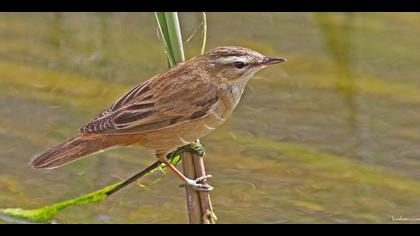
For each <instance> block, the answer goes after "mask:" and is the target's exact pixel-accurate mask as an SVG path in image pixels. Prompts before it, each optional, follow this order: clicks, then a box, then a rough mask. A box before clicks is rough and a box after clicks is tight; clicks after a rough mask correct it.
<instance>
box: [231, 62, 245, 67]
mask: <svg viewBox="0 0 420 236" xmlns="http://www.w3.org/2000/svg"><path fill="white" fill-rule="evenodd" d="M233 65H234V66H235V67H236V68H238V69H242V68H244V67H245V63H243V62H241V61H235V62H234V63H233Z"/></svg>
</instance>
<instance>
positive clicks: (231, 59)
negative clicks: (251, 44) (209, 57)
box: [216, 56, 246, 64]
mask: <svg viewBox="0 0 420 236" xmlns="http://www.w3.org/2000/svg"><path fill="white" fill-rule="evenodd" d="M216 61H217V62H218V63H221V64H228V63H233V62H235V61H242V62H246V57H237V56H227V57H221V58H219V59H217V60H216Z"/></svg>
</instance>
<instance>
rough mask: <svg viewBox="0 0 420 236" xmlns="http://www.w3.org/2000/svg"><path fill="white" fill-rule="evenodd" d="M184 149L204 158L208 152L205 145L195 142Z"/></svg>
mask: <svg viewBox="0 0 420 236" xmlns="http://www.w3.org/2000/svg"><path fill="white" fill-rule="evenodd" d="M184 147H185V149H184V150H185V151H188V152H192V153H195V154H197V155H199V156H204V154H206V151H205V150H204V147H203V145H201V144H200V143H196V142H194V143H191V144H188V145H186V146H184Z"/></svg>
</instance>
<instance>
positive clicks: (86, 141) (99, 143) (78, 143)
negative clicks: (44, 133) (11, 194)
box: [31, 134, 109, 169]
mask: <svg viewBox="0 0 420 236" xmlns="http://www.w3.org/2000/svg"><path fill="white" fill-rule="evenodd" d="M107 147H109V145H107V144H106V143H105V142H104V141H103V139H101V138H100V137H98V136H87V135H83V134H80V135H77V136H76V137H73V138H71V139H69V140H68V141H67V142H65V143H63V144H60V145H58V146H56V147H54V148H51V149H50V150H48V151H46V152H44V153H41V154H39V155H37V156H36V157H34V159H33V160H32V162H31V165H32V166H33V167H34V168H37V169H38V168H47V169H53V168H57V167H60V166H62V165H65V164H68V163H70V162H72V161H75V160H77V159H79V158H81V157H84V156H86V155H88V154H92V153H94V152H97V151H100V150H102V149H105V148H107Z"/></svg>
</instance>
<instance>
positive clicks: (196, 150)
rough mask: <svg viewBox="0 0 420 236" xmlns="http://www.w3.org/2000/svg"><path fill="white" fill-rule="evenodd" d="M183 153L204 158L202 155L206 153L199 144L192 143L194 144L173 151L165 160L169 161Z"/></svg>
mask: <svg viewBox="0 0 420 236" xmlns="http://www.w3.org/2000/svg"><path fill="white" fill-rule="evenodd" d="M184 152H192V153H195V154H197V155H199V156H204V154H205V153H206V152H205V150H204V147H203V145H201V144H200V143H196V142H194V143H191V144H188V145H185V146H182V147H179V148H177V149H176V150H175V151H173V152H171V153H169V154H168V155H167V156H166V159H168V160H170V159H171V158H172V157H175V156H177V155H180V154H182V153H184Z"/></svg>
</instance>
